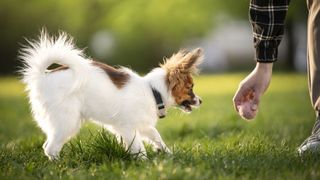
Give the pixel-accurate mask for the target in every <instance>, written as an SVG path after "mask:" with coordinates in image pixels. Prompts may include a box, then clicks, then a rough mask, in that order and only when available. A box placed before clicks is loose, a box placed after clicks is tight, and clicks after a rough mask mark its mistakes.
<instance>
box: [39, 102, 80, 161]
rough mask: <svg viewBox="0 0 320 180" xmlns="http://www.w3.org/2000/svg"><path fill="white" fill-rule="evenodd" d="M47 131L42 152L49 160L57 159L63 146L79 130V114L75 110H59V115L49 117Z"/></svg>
mask: <svg viewBox="0 0 320 180" xmlns="http://www.w3.org/2000/svg"><path fill="white" fill-rule="evenodd" d="M48 118H51V119H50V121H48V122H49V124H48V125H49V127H50V128H49V129H48V130H47V131H46V132H45V133H46V135H47V140H46V142H45V144H44V147H43V148H44V152H45V154H46V156H48V158H49V159H50V160H54V159H58V157H59V153H60V151H61V149H62V147H63V145H64V144H65V143H66V142H67V141H68V140H69V139H70V138H71V137H73V136H74V135H75V134H76V133H77V132H78V131H79V129H80V126H81V121H80V114H79V111H78V109H77V108H75V109H73V107H71V108H70V107H69V108H68V109H63V110H62V109H61V111H59V114H54V115H52V116H49V117H48Z"/></svg>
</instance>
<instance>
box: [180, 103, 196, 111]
mask: <svg viewBox="0 0 320 180" xmlns="http://www.w3.org/2000/svg"><path fill="white" fill-rule="evenodd" d="M194 104H195V103H192V102H191V101H188V100H185V101H183V102H182V103H181V104H180V105H179V107H180V108H181V109H182V110H183V111H184V112H187V113H190V112H191V111H192V106H193V105H194Z"/></svg>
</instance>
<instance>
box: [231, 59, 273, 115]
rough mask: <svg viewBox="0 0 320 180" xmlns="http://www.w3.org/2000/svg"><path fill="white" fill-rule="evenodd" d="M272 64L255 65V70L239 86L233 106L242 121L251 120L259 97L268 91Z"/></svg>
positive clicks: (257, 105)
mask: <svg viewBox="0 0 320 180" xmlns="http://www.w3.org/2000/svg"><path fill="white" fill-rule="evenodd" d="M272 66H273V64H272V63H257V65H256V67H255V69H254V70H253V71H252V72H251V73H250V74H249V75H248V76H247V77H246V78H245V79H243V80H242V81H241V82H240V84H239V88H238V90H237V92H236V93H235V96H234V97H233V105H234V108H235V110H236V111H237V112H238V113H239V115H240V116H241V117H242V118H243V119H247V120H249V119H253V118H254V117H255V116H256V113H257V111H258V107H259V102H260V98H261V96H262V95H263V94H264V92H265V91H266V90H267V89H268V87H269V84H270V80H271V76H272Z"/></svg>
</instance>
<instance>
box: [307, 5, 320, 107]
mask: <svg viewBox="0 0 320 180" xmlns="http://www.w3.org/2000/svg"><path fill="white" fill-rule="evenodd" d="M307 7H308V10H309V17H308V30H307V32H308V35H307V36H308V37H307V38H308V52H307V55H308V85H309V92H310V97H311V103H312V105H313V107H314V109H315V110H316V111H320V0H307Z"/></svg>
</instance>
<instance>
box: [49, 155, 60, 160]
mask: <svg viewBox="0 0 320 180" xmlns="http://www.w3.org/2000/svg"><path fill="white" fill-rule="evenodd" d="M47 157H48V158H49V160H50V161H58V160H59V155H49V154H48V155H47Z"/></svg>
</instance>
